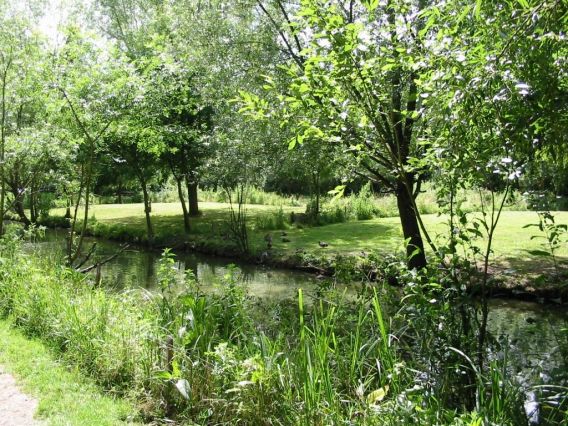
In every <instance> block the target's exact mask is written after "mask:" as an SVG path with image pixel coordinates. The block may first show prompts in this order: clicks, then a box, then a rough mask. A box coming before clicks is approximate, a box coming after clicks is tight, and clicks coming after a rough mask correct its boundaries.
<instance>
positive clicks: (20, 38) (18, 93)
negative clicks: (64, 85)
mask: <svg viewBox="0 0 568 426" xmlns="http://www.w3.org/2000/svg"><path fill="white" fill-rule="evenodd" d="M3 12H4V13H5V14H2V15H0V45H1V46H2V49H1V51H0V235H2V234H3V233H4V225H3V220H4V215H5V212H6V179H5V161H6V139H7V137H8V136H9V135H11V134H13V133H14V132H17V130H18V128H19V127H21V125H22V119H23V115H24V113H25V112H26V110H27V109H28V105H27V104H28V103H32V104H33V102H30V98H31V97H33V95H32V93H31V92H32V91H33V90H34V89H35V90H37V85H38V79H37V72H35V70H36V68H41V65H40V66H37V63H36V61H37V62H39V63H40V64H41V60H40V59H39V44H40V42H39V39H38V37H37V36H36V35H35V34H33V33H31V32H30V31H29V30H28V27H29V22H27V21H26V20H25V19H20V18H18V17H12V16H10V13H9V11H8V12H6V11H5V10H3ZM32 75H33V77H32Z"/></svg>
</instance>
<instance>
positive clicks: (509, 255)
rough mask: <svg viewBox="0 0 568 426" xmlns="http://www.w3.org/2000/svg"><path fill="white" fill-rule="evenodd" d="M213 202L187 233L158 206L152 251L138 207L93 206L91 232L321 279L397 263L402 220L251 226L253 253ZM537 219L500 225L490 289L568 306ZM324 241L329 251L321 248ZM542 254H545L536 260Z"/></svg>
mask: <svg viewBox="0 0 568 426" xmlns="http://www.w3.org/2000/svg"><path fill="white" fill-rule="evenodd" d="M210 204H212V205H213V206H212V207H211V206H210V209H204V212H203V215H202V216H201V217H199V218H196V219H195V223H194V227H193V231H192V232H191V233H189V234H185V233H184V232H183V222H182V219H181V217H180V216H177V215H176V214H175V212H176V210H175V206H172V205H171V204H156V205H155V206H154V209H155V211H156V215H155V216H154V218H153V220H154V223H155V232H156V237H155V241H154V245H153V247H149V246H148V244H147V240H146V238H145V225H144V221H143V216H140V215H138V216H136V215H134V213H133V212H134V211H136V210H135V209H134V207H133V206H129V208H128V209H127V210H125V211H122V210H119V209H118V208H116V207H117V206H115V205H97V206H93V212H94V213H93V217H97V218H98V219H92V220H91V221H90V222H89V225H88V227H87V233H88V234H89V235H91V236H94V237H98V238H103V239H107V240H111V241H117V242H128V243H130V244H133V245H135V246H136V247H140V248H142V249H149V250H155V251H158V252H161V250H163V249H164V248H172V249H174V250H175V251H177V252H188V253H191V252H193V253H202V254H206V255H212V256H217V257H219V258H222V259H226V260H227V261H230V260H231V259H233V260H239V261H241V262H245V263H248V264H257V265H258V264H262V265H265V266H267V267H273V268H284V269H289V270H298V271H303V272H309V273H312V274H314V275H316V276H319V277H320V278H325V277H332V276H333V275H334V273H335V272H336V271H338V270H339V271H341V272H342V273H343V274H344V275H349V276H350V277H351V279H354V280H358V281H363V280H366V279H368V278H371V279H377V278H381V270H382V269H384V266H385V265H384V264H385V263H388V262H391V261H392V262H396V261H398V259H395V258H394V257H393V254H396V253H399V254H400V253H402V247H401V241H402V238H401V236H400V227H399V224H398V218H377V219H372V220H366V221H353V222H345V223H337V224H331V225H325V226H317V227H306V226H296V225H295V226H291V225H289V224H287V225H286V224H285V225H283V228H282V229H276V230H271V231H266V230H261V229H257V228H255V227H253V228H252V229H251V230H250V232H249V246H250V250H249V253H242V252H240V251H239V250H238V248H237V246H236V244H234V243H233V242H232V241H231V238H230V237H229V235H228V234H227V232H226V230H225V228H224V227H223V223H224V222H223V221H224V217H225V216H224V213H223V211H224V210H223V208H224V207H219V206H221V204H219V203H216V204H214V203H210ZM271 209H272V210H271ZM289 209H292V210H291V211H294V210H293V208H289ZM253 212H254V213H253V215H252V219H251V223H253V224H255V223H257V222H258V221H259V219H258V218H259V217H260V216H257V215H261V216H262V215H266V214H276V213H278V212H279V211H278V210H277V209H276V208H274V207H270V206H260V207H259V206H256V210H253ZM275 212H276V213H275ZM287 213H290V212H287ZM557 215H558V221H559V222H560V223H563V222H567V223H568V213H566V212H557ZM262 217H264V216H262ZM423 218H424V221H425V223H426V224H427V225H428V227H429V229H431V230H432V232H433V233H434V235H443V234H444V232H446V231H445V228H444V227H445V226H446V225H445V223H444V220H443V218H440V217H438V216H437V215H424V216H423ZM537 218H538V217H537V215H536V213H535V212H526V211H524V212H515V211H507V212H503V219H502V224H501V225H500V226H501V227H500V228H499V230H498V232H497V233H496V235H495V243H494V253H495V254H494V256H493V258H492V261H491V265H492V267H491V269H490V272H491V280H490V282H491V283H492V285H491V286H489V287H488V289H489V293H488V294H489V295H490V296H495V297H506V298H516V299H522V300H535V301H541V302H545V303H564V302H566V301H568V279H567V278H568V256H567V255H568V248H566V247H560V249H559V250H557V252H556V258H557V265H558V268H555V267H554V263H553V261H552V259H551V258H550V257H547V256H543V255H542V253H543V252H545V251H544V250H543V244H542V243H543V242H542V241H541V240H539V239H535V238H532V237H533V234H534V233H535V232H533V231H529V232H527V230H526V229H525V228H524V227H525V226H526V225H528V224H531V223H533V222H534V221H535V220H537ZM263 220H264V219H263ZM61 223H62V221H61V219H57V220H53V221H48V222H47V223H46V224H47V225H51V226H54V225H57V224H61ZM267 236H270V238H271V241H272V244H271V248H268V247H267V243H266V239H267ZM320 242H323V243H325V246H324V247H321V246H320V244H319V243H320ZM537 252H540V253H541V254H540V255H536V254H535V253H537ZM382 278H387V279H388V278H389V277H388V276H387V277H384V276H383V277H382ZM390 281H391V282H392V281H393V280H392V279H391V280H390ZM472 291H473V292H479V289H476V288H472Z"/></svg>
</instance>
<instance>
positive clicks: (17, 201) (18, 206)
mask: <svg viewBox="0 0 568 426" xmlns="http://www.w3.org/2000/svg"><path fill="white" fill-rule="evenodd" d="M12 194H13V195H14V210H15V211H16V213H17V214H18V216H19V217H20V221H21V222H22V223H23V224H24V225H25V226H26V228H27V227H28V226H30V225H31V221H30V220H29V219H28V217H27V216H26V211H25V209H24V197H23V195H22V194H18V191H17V190H16V191H12Z"/></svg>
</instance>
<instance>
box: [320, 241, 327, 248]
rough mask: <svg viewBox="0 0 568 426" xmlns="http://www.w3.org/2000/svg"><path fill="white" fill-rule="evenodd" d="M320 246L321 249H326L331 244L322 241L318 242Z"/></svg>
mask: <svg viewBox="0 0 568 426" xmlns="http://www.w3.org/2000/svg"><path fill="white" fill-rule="evenodd" d="M318 244H319V246H320V247H321V248H325V247H327V246H329V244H328V243H326V242H325V241H320V242H318Z"/></svg>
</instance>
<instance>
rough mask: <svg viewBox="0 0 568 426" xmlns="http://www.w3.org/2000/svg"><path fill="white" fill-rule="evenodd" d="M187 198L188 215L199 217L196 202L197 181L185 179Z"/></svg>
mask: <svg viewBox="0 0 568 426" xmlns="http://www.w3.org/2000/svg"><path fill="white" fill-rule="evenodd" d="M187 198H188V199H189V215H190V216H198V215H199V202H198V201H197V181H196V180H195V179H191V178H190V177H188V178H187Z"/></svg>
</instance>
